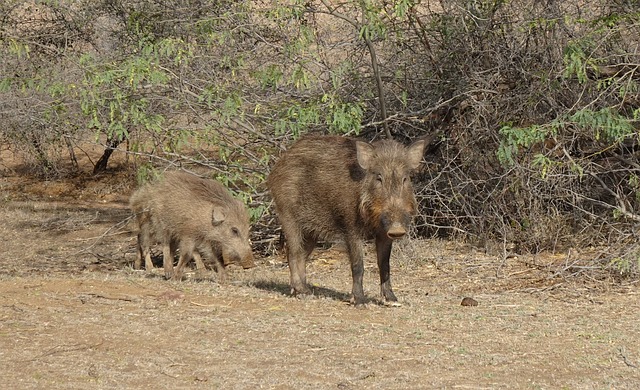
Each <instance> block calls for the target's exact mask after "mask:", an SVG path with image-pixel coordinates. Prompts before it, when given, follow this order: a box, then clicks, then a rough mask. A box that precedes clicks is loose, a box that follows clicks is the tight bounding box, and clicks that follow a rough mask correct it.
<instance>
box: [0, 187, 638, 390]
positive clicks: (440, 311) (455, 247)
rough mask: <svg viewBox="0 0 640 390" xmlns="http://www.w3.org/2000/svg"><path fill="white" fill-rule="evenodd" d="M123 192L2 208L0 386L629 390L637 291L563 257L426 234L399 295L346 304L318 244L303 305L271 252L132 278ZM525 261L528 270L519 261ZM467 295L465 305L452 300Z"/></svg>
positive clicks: (634, 377)
mask: <svg viewBox="0 0 640 390" xmlns="http://www.w3.org/2000/svg"><path fill="white" fill-rule="evenodd" d="M127 217H128V211H127V210H126V207H125V205H124V204H123V203H122V201H121V199H120V201H119V199H118V198H114V199H109V200H108V201H107V202H101V201H98V202H94V203H83V202H82V201H81V200H77V199H76V200H74V201H69V200H63V201H60V200H58V201H56V202H49V201H44V200H38V201H31V200H28V199H27V200H25V199H15V197H11V196H7V195H6V194H5V197H4V200H3V201H2V205H1V207H0V220H2V223H1V224H0V235H1V236H2V237H3V240H2V242H0V253H2V256H3V259H2V260H1V261H0V297H1V298H2V299H1V301H0V364H1V365H2V370H0V388H2V389H30V388H33V389H114V388H135V389H145V388H149V389H151V388H153V389H158V388H161V389H190V388H207V389H210V388H225V389H227V388H228V389H256V388H265V389H305V388H308V389H364V388H367V389H430V388H471V389H478V388H524V389H547V388H548V389H556V388H572V389H574V388H575V389H577V388H580V389H602V388H615V389H633V388H639V387H640V315H639V314H638V313H640V299H639V298H640V288H638V284H637V283H634V282H633V281H627V282H623V283H614V282H613V281H611V280H608V279H600V280H595V279H593V278H591V277H588V276H584V277H573V278H568V279H567V278H563V277H562V275H555V276H554V269H556V268H554V267H553V265H554V264H558V262H562V261H563V258H562V256H547V257H544V256H540V257H537V258H512V259H508V260H507V262H506V263H504V264H503V265H502V266H500V265H501V262H500V261H498V259H497V258H495V257H490V256H486V255H484V254H483V253H480V252H478V251H477V250H474V249H473V248H470V247H468V246H465V245H462V244H455V243H447V242H441V241H435V240H428V241H412V242H405V243H404V244H403V245H401V247H398V248H396V250H395V252H394V254H393V257H392V274H393V282H394V286H395V291H396V293H397V295H398V296H399V298H400V300H401V302H402V306H400V307H387V306H383V305H379V304H378V303H377V302H376V299H377V298H378V287H377V282H376V279H377V270H376V266H375V263H374V259H373V257H372V256H371V253H370V251H369V254H368V255H367V260H366V261H367V264H366V272H365V292H366V293H367V295H368V296H369V297H371V298H373V300H372V302H371V303H369V304H368V305H367V306H366V307H365V308H363V309H358V308H354V307H351V306H350V305H348V304H347V303H346V302H345V301H346V300H347V299H348V295H347V294H348V292H349V291H350V288H351V282H350V276H349V268H348V265H347V261H346V256H345V255H344V253H341V252H339V251H336V250H324V251H319V252H316V254H315V256H314V258H313V261H312V262H310V263H309V264H308V272H309V280H310V282H311V283H313V284H314V285H315V286H316V287H315V288H316V293H317V297H316V298H310V299H295V298H291V297H289V296H288V294H287V292H288V270H287V268H286V266H285V265H284V264H283V263H282V259H281V258H278V257H270V258H263V259H260V260H259V261H258V267H256V268H254V269H251V270H248V271H243V270H241V269H239V268H231V269H230V270H229V271H230V272H229V279H230V280H231V281H232V283H230V284H229V285H225V286H220V285H218V284H217V283H216V282H215V276H214V275H212V276H211V279H213V280H204V281H195V280H191V279H189V280H185V281H183V282H171V281H165V280H163V279H162V278H161V277H159V276H151V277H148V276H146V275H145V274H144V273H143V272H140V271H133V270H132V269H131V267H130V263H131V261H132V260H133V256H134V244H135V239H134V237H133V235H132V234H131V232H130V228H131V226H129V225H127V224H126V218H127ZM532 264H535V266H532ZM465 296H471V297H473V298H475V299H476V300H478V302H479V305H478V306H477V307H463V306H460V301H461V299H462V298H463V297H465Z"/></svg>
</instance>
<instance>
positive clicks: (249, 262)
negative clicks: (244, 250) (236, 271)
mask: <svg viewBox="0 0 640 390" xmlns="http://www.w3.org/2000/svg"><path fill="white" fill-rule="evenodd" d="M240 266H241V267H242V268H244V269H249V268H253V267H255V266H256V264H255V263H254V262H253V255H252V254H251V253H249V255H247V256H245V257H244V258H243V259H242V260H241V261H240Z"/></svg>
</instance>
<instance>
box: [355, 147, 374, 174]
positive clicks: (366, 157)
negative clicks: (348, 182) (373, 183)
mask: <svg viewBox="0 0 640 390" xmlns="http://www.w3.org/2000/svg"><path fill="white" fill-rule="evenodd" d="M373 154H374V151H373V146H371V145H370V144H368V143H366V142H362V141H356V156H357V158H358V165H360V167H361V168H362V169H365V170H366V169H369V167H371V160H373Z"/></svg>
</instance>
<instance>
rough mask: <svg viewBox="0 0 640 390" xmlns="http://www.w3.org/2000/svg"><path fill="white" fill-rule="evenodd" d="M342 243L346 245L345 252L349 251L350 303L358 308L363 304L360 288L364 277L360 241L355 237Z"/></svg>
mask: <svg viewBox="0 0 640 390" xmlns="http://www.w3.org/2000/svg"><path fill="white" fill-rule="evenodd" d="M344 241H345V243H346V244H347V250H348V251H349V260H350V261H351V277H352V278H353V287H352V289H351V303H353V304H355V305H356V306H359V305H362V304H364V303H365V297H364V289H363V287H362V279H363V276H364V263H363V252H362V240H361V239H359V238H357V237H347V238H346V239H345V240H344Z"/></svg>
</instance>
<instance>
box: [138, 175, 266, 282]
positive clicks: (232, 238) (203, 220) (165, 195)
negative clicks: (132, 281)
mask: <svg viewBox="0 0 640 390" xmlns="http://www.w3.org/2000/svg"><path fill="white" fill-rule="evenodd" d="M129 203H130V206H131V209H132V210H133V212H134V213H135V214H136V218H137V220H138V224H139V225H140V232H139V234H138V258H137V259H136V266H137V267H140V265H141V262H142V258H144V259H145V266H146V267H147V269H149V268H150V267H151V268H152V267H153V264H152V263H151V256H150V245H151V244H152V241H156V242H157V241H159V242H161V243H162V244H163V265H164V271H165V277H167V278H171V277H173V278H176V279H179V278H181V276H182V269H183V267H184V266H185V264H186V263H187V262H188V261H189V260H190V259H191V258H192V257H193V258H195V260H196V264H197V267H198V269H200V268H202V267H204V264H203V262H202V260H201V257H200V256H202V257H204V258H205V259H207V260H209V261H213V262H214V263H215V264H216V269H217V271H218V272H219V274H220V280H221V281H222V280H224V266H226V265H228V264H231V263H237V264H240V265H241V266H242V267H244V268H251V267H253V266H254V264H253V254H252V252H251V244H250V242H249V215H248V213H247V210H246V208H245V207H244V204H243V203H242V202H240V201H239V200H236V199H234V198H233V197H232V196H231V194H229V191H227V189H226V188H225V187H224V186H222V184H220V183H218V182H217V181H214V180H206V179H201V178H198V177H196V176H193V175H190V174H187V173H183V172H170V173H167V174H165V176H164V178H163V179H161V180H159V181H158V182H155V183H152V184H147V185H145V186H143V187H142V188H140V189H139V190H138V191H136V192H135V193H134V194H133V195H132V196H131V199H130V202H129ZM176 247H178V248H179V249H180V259H179V261H178V266H177V268H176V270H175V274H174V269H173V253H174V252H175V249H176Z"/></svg>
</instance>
